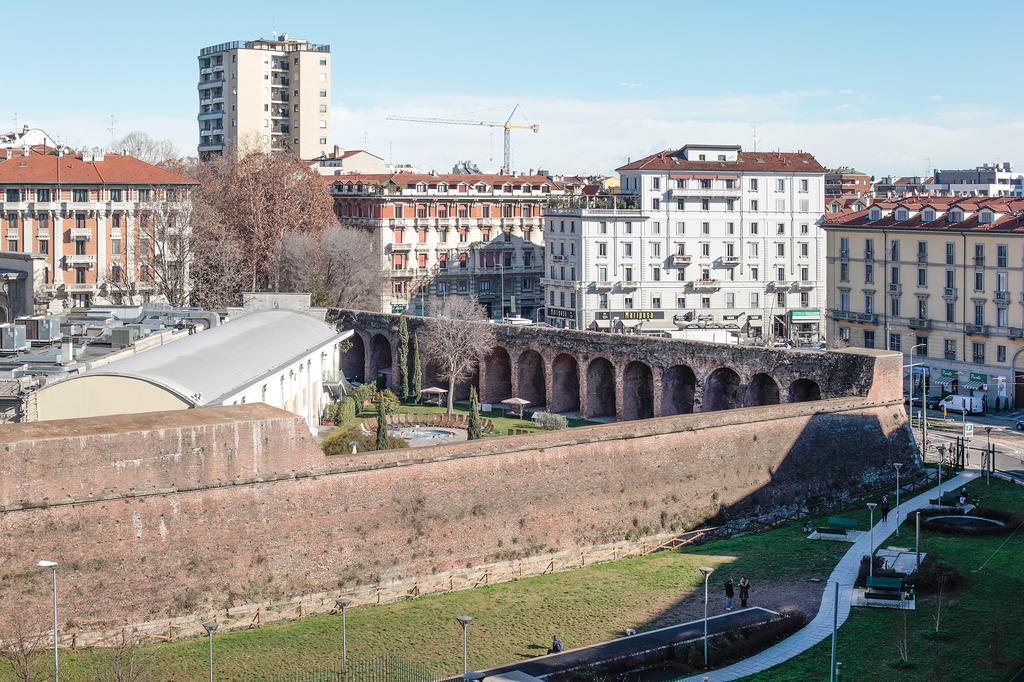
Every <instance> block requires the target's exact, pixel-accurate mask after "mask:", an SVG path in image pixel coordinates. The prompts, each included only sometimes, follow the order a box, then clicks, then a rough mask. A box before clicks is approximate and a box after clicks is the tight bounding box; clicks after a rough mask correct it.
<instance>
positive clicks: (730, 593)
mask: <svg viewBox="0 0 1024 682" xmlns="http://www.w3.org/2000/svg"><path fill="white" fill-rule="evenodd" d="M735 596H736V590H735V589H734V588H733V585H732V578H729V579H728V580H726V581H725V610H726V611H732V600H733V597H735Z"/></svg>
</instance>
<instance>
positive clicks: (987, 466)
mask: <svg viewBox="0 0 1024 682" xmlns="http://www.w3.org/2000/svg"><path fill="white" fill-rule="evenodd" d="M985 434H986V435H987V436H988V451H986V452H985V485H991V484H992V480H991V479H990V478H989V473H988V472H989V471H991V470H992V427H991V426H986V427H985Z"/></svg>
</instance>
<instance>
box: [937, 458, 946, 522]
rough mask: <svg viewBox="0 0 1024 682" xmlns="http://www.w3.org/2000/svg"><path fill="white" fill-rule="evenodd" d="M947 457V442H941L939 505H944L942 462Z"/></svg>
mask: <svg viewBox="0 0 1024 682" xmlns="http://www.w3.org/2000/svg"><path fill="white" fill-rule="evenodd" d="M945 459H946V444H945V443H940V444H939V502H938V505H939V506H940V507H941V506H942V462H943V461H944V460H945Z"/></svg>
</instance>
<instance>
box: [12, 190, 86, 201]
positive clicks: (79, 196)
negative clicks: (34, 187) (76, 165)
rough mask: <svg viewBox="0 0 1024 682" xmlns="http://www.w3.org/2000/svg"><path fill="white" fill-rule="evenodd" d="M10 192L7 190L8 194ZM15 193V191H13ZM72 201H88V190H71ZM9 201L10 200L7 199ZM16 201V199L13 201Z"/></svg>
mask: <svg viewBox="0 0 1024 682" xmlns="http://www.w3.org/2000/svg"><path fill="white" fill-rule="evenodd" d="M10 191H11V190H8V192H10ZM15 191H17V190H15ZM71 200H72V201H89V190H87V189H73V190H71ZM8 201H10V199H8ZM15 201H17V199H15Z"/></svg>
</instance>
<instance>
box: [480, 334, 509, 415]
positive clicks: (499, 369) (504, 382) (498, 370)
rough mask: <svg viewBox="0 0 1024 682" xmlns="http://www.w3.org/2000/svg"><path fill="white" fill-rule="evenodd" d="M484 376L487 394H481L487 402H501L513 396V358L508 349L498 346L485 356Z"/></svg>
mask: <svg viewBox="0 0 1024 682" xmlns="http://www.w3.org/2000/svg"><path fill="white" fill-rule="evenodd" d="M483 372H484V377H485V379H486V382H485V383H486V386H487V395H485V396H481V400H483V402H485V403H500V402H501V401H502V400H505V399H506V398H511V397H512V360H511V358H509V356H508V351H507V350H505V349H504V348H502V347H501V346H496V347H495V348H494V349H492V350H491V352H490V353H488V354H487V357H486V358H484V369H483Z"/></svg>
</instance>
